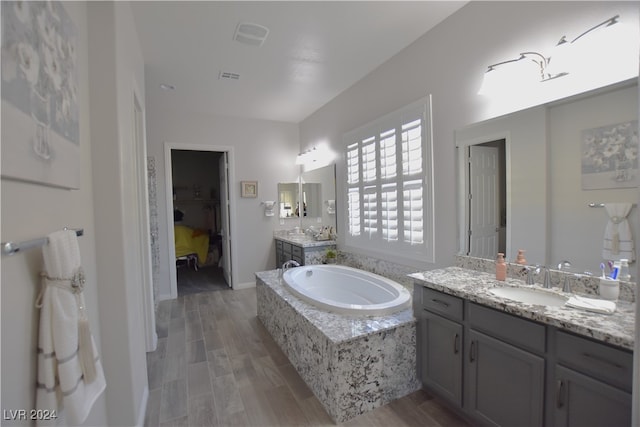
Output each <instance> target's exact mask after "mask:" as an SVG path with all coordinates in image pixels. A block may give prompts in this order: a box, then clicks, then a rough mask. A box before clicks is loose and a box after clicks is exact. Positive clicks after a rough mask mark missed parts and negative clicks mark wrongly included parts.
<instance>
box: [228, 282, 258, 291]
mask: <svg viewBox="0 0 640 427" xmlns="http://www.w3.org/2000/svg"><path fill="white" fill-rule="evenodd" d="M255 287H256V282H247V283H238V284H237V285H235V286H234V287H233V289H234V290H236V291H237V290H240V289H251V288H255Z"/></svg>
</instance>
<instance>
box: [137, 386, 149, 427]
mask: <svg viewBox="0 0 640 427" xmlns="http://www.w3.org/2000/svg"><path fill="white" fill-rule="evenodd" d="M148 401H149V386H148V385H145V386H144V390H142V402H140V408H138V414H139V415H138V421H137V422H136V426H137V427H144V419H145V417H146V416H147V403H148Z"/></svg>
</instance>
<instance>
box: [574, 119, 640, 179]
mask: <svg viewBox="0 0 640 427" xmlns="http://www.w3.org/2000/svg"><path fill="white" fill-rule="evenodd" d="M580 148H581V150H582V161H581V163H582V189H583V190H597V189H606V188H630V187H635V186H636V185H637V183H636V176H637V174H638V121H637V120H634V121H630V122H624V123H617V124H613V125H607V126H601V127H597V128H593V129H586V130H583V131H582V140H581V147H580Z"/></svg>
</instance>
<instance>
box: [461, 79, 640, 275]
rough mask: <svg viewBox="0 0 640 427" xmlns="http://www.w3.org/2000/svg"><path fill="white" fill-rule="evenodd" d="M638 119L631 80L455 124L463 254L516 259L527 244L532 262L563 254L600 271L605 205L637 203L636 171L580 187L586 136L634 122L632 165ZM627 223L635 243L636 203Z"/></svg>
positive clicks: (553, 262) (580, 266) (575, 264)
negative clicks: (622, 178)
mask: <svg viewBox="0 0 640 427" xmlns="http://www.w3.org/2000/svg"><path fill="white" fill-rule="evenodd" d="M637 120H638V86H637V80H636V79H633V80H629V81H626V82H623V83H619V84H615V85H612V86H608V87H605V88H601V89H598V90H594V91H590V92H588V93H584V94H581V95H576V96H572V97H570V98H566V99H563V100H561V101H556V102H553V103H550V104H547V105H542V106H538V107H534V108H530V109H527V110H523V111H518V112H515V113H512V114H509V115H506V116H502V117H498V118H495V119H491V120H487V121H484V122H481V123H474V124H472V125H470V126H466V127H465V128H462V129H458V130H456V135H455V138H456V150H457V156H458V190H457V192H458V194H457V200H458V207H459V209H458V224H459V226H458V239H459V243H458V247H459V249H460V250H459V253H461V254H468V255H472V256H478V257H481V258H487V259H495V256H496V253H497V252H499V251H500V252H502V251H504V252H505V253H506V256H507V258H508V259H509V260H510V261H513V260H515V255H516V253H517V251H518V249H524V250H525V251H526V253H525V256H526V259H527V262H528V263H529V264H541V265H547V266H550V267H552V268H556V267H557V266H558V264H559V263H560V262H561V261H563V260H568V261H569V262H571V264H572V271H574V272H584V271H589V272H592V273H594V274H599V266H600V263H601V262H602V260H603V255H602V250H603V240H604V235H605V228H606V225H607V222H608V220H609V217H608V215H607V212H606V209H605V208H603V207H601V204H603V203H635V202H636V200H637V179H638V178H639V177H638V176H637V175H638V169H635V170H631V172H630V174H629V176H628V177H627V179H626V181H627V182H619V180H616V179H615V178H614V177H613V175H612V177H611V178H610V179H605V180H604V182H603V183H602V184H601V185H599V186H597V187H598V188H592V187H591V186H589V185H586V184H585V182H587V181H586V179H587V177H588V174H587V172H585V171H586V169H584V168H583V163H584V162H585V161H586V160H585V159H587V158H588V157H589V156H593V153H587V152H585V147H586V145H585V144H586V143H585V139H586V138H588V136H589V135H590V133H589V132H590V131H592V130H593V129H600V128H602V129H603V130H602V132H607V129H609V130H611V129H613V128H614V127H615V126H616V125H622V126H625V125H627V124H630V126H631V128H632V129H634V132H635V133H634V135H633V136H632V137H631V139H633V138H635V143H633V144H632V145H633V146H634V147H635V148H634V149H633V150H635V151H634V152H633V153H631V154H629V156H631V157H633V158H634V159H635V164H636V165H637V138H638V128H637ZM634 127H635V128H634ZM609 149H610V151H613V147H612V146H611V145H610V146H609ZM608 155H615V154H614V153H607V152H605V153H604V156H608ZM607 161H610V160H608V158H607ZM470 194H471V195H470ZM592 206H593V207H592ZM627 219H628V222H629V224H630V227H631V234H632V236H633V238H634V240H635V241H636V242H637V241H638V240H637V233H638V232H640V230H638V229H636V224H637V223H638V206H637V205H635V204H634V205H633V208H632V209H631V211H630V213H629V216H628V217H627ZM636 249H637V247H636ZM634 279H635V278H634Z"/></svg>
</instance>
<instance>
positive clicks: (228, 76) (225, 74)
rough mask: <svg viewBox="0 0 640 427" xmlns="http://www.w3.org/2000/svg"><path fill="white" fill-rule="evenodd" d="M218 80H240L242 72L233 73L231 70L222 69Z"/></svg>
mask: <svg viewBox="0 0 640 427" xmlns="http://www.w3.org/2000/svg"><path fill="white" fill-rule="evenodd" d="M218 80H240V74H238V73H231V72H229V71H220V73H219V74H218Z"/></svg>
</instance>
